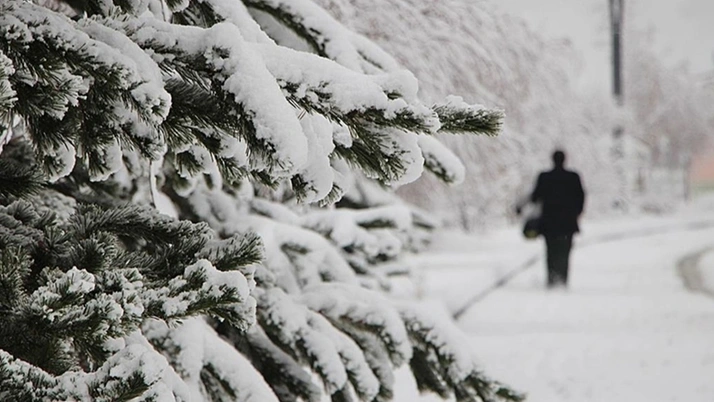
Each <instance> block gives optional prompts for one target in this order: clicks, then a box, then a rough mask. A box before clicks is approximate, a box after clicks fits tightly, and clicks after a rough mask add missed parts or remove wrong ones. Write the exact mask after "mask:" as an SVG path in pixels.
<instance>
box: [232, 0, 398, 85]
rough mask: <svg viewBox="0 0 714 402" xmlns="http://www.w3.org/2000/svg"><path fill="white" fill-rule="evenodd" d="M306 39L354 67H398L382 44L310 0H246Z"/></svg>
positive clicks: (323, 53) (365, 69) (380, 69)
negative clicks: (349, 28)
mask: <svg viewBox="0 0 714 402" xmlns="http://www.w3.org/2000/svg"><path fill="white" fill-rule="evenodd" d="M243 3H245V4H246V5H247V6H248V7H251V8H255V9H258V10H261V11H265V12H267V13H268V14H270V15H272V16H273V17H275V18H276V19H277V20H279V21H280V22H281V23H283V24H285V25H286V26H287V27H288V28H290V29H291V30H293V31H294V32H295V33H296V34H298V35H299V36H300V37H302V38H303V39H305V40H306V41H307V42H308V43H309V44H310V45H311V47H312V48H313V50H314V51H315V52H316V53H317V54H319V55H320V56H323V57H327V58H329V59H332V60H334V61H336V62H337V63H339V64H341V65H343V66H345V67H348V68H350V69H352V70H354V71H360V72H366V73H370V74H372V73H378V72H383V71H393V70H396V69H398V68H399V66H398V64H397V62H396V61H395V60H394V59H393V58H392V57H391V56H389V55H388V54H387V53H386V52H384V51H383V50H382V49H381V48H380V47H379V46H377V45H375V44H374V43H372V42H371V41H370V40H368V39H367V38H365V37H363V36H361V35H358V34H356V33H354V32H352V31H350V30H348V29H347V28H345V27H344V26H343V25H342V24H340V23H339V22H338V21H337V20H335V19H334V18H333V17H332V16H330V14H328V13H327V12H326V11H325V10H323V9H322V8H320V7H318V6H317V5H316V4H314V3H313V2H312V1H310V0H245V1H243Z"/></svg>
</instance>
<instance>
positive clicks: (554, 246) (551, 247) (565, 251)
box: [545, 235, 573, 287]
mask: <svg viewBox="0 0 714 402" xmlns="http://www.w3.org/2000/svg"><path fill="white" fill-rule="evenodd" d="M545 245H546V259H547V262H548V287H553V286H556V285H562V286H565V285H567V284H568V262H569V260H570V249H571V248H572V246H573V235H546V236H545Z"/></svg>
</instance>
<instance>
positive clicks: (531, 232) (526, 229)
mask: <svg viewBox="0 0 714 402" xmlns="http://www.w3.org/2000/svg"><path fill="white" fill-rule="evenodd" d="M540 222H541V220H540V217H539V216H535V217H530V218H528V219H526V223H525V224H524V225H523V236H524V237H525V238H526V239H529V240H531V239H535V238H536V237H538V236H540V235H541V233H540Z"/></svg>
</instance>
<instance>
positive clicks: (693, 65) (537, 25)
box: [497, 0, 714, 85]
mask: <svg viewBox="0 0 714 402" xmlns="http://www.w3.org/2000/svg"><path fill="white" fill-rule="evenodd" d="M497 3H499V4H500V6H501V7H502V8H503V9H504V10H506V11H509V12H511V13H513V14H516V15H519V16H521V17H523V18H524V19H525V20H526V21H528V23H529V25H530V26H531V27H532V28H534V29H535V30H536V31H538V32H542V33H544V34H546V35H548V36H550V37H567V38H569V39H570V40H571V41H572V42H573V44H574V45H575V47H576V48H578V49H580V50H581V51H582V52H583V56H584V61H585V66H584V70H585V76H586V79H587V81H589V82H593V83H596V84H604V85H609V84H608V83H609V80H610V74H611V73H610V70H609V68H610V67H609V66H610V47H609V46H610V42H609V29H610V25H609V19H608V18H609V16H608V4H609V1H608V0H499V1H498V2H497ZM624 4H625V8H626V9H627V12H628V14H627V17H628V19H626V20H625V24H633V25H634V26H636V27H640V28H648V27H649V28H652V29H653V31H654V40H655V48H656V49H657V51H658V53H659V54H660V55H661V56H662V57H663V59H664V60H665V61H666V62H667V63H672V64H674V63H677V62H681V61H687V62H688V63H689V66H690V70H691V71H692V72H696V73H699V72H704V71H711V70H714V0H624Z"/></svg>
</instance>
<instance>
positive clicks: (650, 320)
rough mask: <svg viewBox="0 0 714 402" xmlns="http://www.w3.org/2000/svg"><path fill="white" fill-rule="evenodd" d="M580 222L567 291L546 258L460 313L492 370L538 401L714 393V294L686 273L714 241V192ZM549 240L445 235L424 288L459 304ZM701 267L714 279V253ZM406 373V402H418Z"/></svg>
mask: <svg viewBox="0 0 714 402" xmlns="http://www.w3.org/2000/svg"><path fill="white" fill-rule="evenodd" d="M582 226H583V233H582V235H581V236H579V237H578V238H577V240H576V248H575V250H574V252H573V255H572V257H571V279H570V286H569V288H568V289H567V290H558V291H547V290H545V289H544V286H543V284H544V281H545V268H544V262H543V261H542V258H539V259H538V261H537V263H535V264H532V265H531V266H530V268H528V269H525V270H523V271H522V272H521V273H519V274H518V275H516V276H515V277H514V278H513V280H511V281H509V282H508V283H507V284H505V285H504V286H501V287H497V289H496V290H495V291H493V292H490V293H488V294H487V295H486V297H484V298H483V299H481V300H480V301H478V302H476V303H475V304H473V306H472V307H470V308H468V309H467V310H466V312H465V313H464V314H463V315H462V316H461V318H460V320H459V326H460V327H461V328H462V329H463V330H464V331H466V333H467V334H468V335H469V337H470V339H471V340H472V347H473V349H474V351H475V353H476V354H477V356H479V357H480V358H481V361H482V365H483V368H484V370H485V371H486V372H487V373H489V374H490V375H491V376H493V377H495V378H497V379H499V380H502V381H503V382H505V383H507V384H509V385H511V386H513V387H515V388H516V389H519V390H521V391H524V392H526V393H527V394H528V399H527V400H528V401H532V402H560V401H563V402H566V401H574V402H587V401H593V402H595V401H597V402H600V401H608V402H618V401H622V402H625V401H626V402H640V401H642V402H645V401H646V402H664V401H687V402H708V401H714V381H713V380H714V335H713V334H714V298H711V297H710V296H707V295H705V294H703V293H700V292H693V291H690V290H688V289H687V288H686V287H685V286H684V283H683V280H682V278H681V276H680V272H679V270H678V262H679V261H680V260H681V259H682V258H684V257H686V256H688V255H691V254H692V253H698V252H701V251H702V250H705V249H707V248H709V247H714V208H712V202H711V200H708V201H707V200H704V201H700V202H698V203H695V204H693V205H692V206H690V207H688V208H685V209H684V210H682V211H681V212H680V213H678V214H675V215H672V216H668V217H659V218H652V217H628V218H626V219H625V218H623V219H616V220H610V221H602V222H589V221H587V220H585V221H584V222H583V224H582ZM543 248H544V246H543V244H542V242H540V241H536V242H528V241H525V240H522V239H521V237H520V235H519V232H518V229H517V228H509V229H504V230H501V231H498V232H494V233H490V234H484V235H479V236H465V235H462V234H457V233H444V234H443V235H442V236H440V237H439V239H437V241H436V242H435V244H434V246H433V248H432V250H431V252H430V253H428V254H425V255H424V256H422V257H421V258H420V260H419V262H420V266H421V268H420V275H421V276H420V280H419V283H420V291H421V294H422V296H423V297H424V298H426V299H432V300H436V302H434V303H432V305H434V308H435V313H437V312H438V311H439V309H440V308H441V311H446V310H449V311H451V312H454V311H456V310H458V309H459V308H461V307H463V305H464V303H466V302H467V301H469V299H472V298H473V296H474V295H475V294H478V293H481V292H483V291H484V290H485V289H487V288H490V287H493V285H494V284H495V283H496V282H497V281H498V279H499V278H501V277H502V276H503V275H505V274H507V273H509V272H511V271H512V270H514V269H517V268H519V266H520V267H524V266H525V265H524V263H525V262H526V261H527V260H529V259H533V258H534V257H535V256H540V255H542V253H543ZM699 265H700V268H701V269H700V270H701V271H702V272H701V275H702V278H705V279H703V280H707V281H709V280H712V279H714V253H705V254H704V255H703V257H702V258H701V259H699ZM705 272H707V273H705ZM713 283H714V281H712V282H709V284H713ZM405 377H406V376H404V378H402V382H403V386H402V387H401V389H400V393H398V394H397V397H398V400H400V401H413V400H417V399H416V396H415V395H416V394H415V391H414V390H413V389H411V388H410V384H408V381H407V380H406V379H405ZM421 400H428V401H430V400H436V399H435V398H433V397H430V396H424V397H422V399H421Z"/></svg>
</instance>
